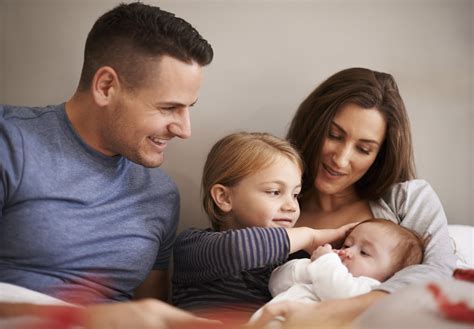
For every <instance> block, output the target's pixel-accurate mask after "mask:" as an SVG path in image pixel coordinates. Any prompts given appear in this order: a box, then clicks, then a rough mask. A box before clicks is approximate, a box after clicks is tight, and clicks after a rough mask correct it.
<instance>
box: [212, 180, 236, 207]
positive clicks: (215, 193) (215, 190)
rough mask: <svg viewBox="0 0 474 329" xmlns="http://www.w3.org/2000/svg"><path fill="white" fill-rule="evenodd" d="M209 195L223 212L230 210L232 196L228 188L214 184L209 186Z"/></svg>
mask: <svg viewBox="0 0 474 329" xmlns="http://www.w3.org/2000/svg"><path fill="white" fill-rule="evenodd" d="M211 196H212V199H213V200H214V202H215V203H216V205H217V206H218V207H219V209H220V210H222V211H223V212H226V213H227V212H230V211H231V210H232V198H231V193H230V189H229V188H228V187H227V186H224V185H222V184H215V185H213V186H212V187H211Z"/></svg>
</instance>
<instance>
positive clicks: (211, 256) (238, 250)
mask: <svg viewBox="0 0 474 329" xmlns="http://www.w3.org/2000/svg"><path fill="white" fill-rule="evenodd" d="M289 250H290V241H289V238H288V234H287V232H286V230H285V229H284V228H262V227H252V228H245V229H240V230H228V231H223V232H215V231H210V230H207V231H206V230H199V229H189V230H187V231H185V232H183V233H182V234H180V235H179V236H178V238H177V240H176V243H175V247H174V273H173V281H176V282H200V281H208V280H214V279H217V278H221V277H224V276H227V275H232V274H237V273H240V272H242V271H245V270H251V269H257V268H261V267H264V266H267V265H278V264H281V263H282V262H283V261H284V260H285V259H286V258H287V257H288V253H289Z"/></svg>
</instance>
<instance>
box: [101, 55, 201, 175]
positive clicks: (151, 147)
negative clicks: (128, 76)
mask: <svg viewBox="0 0 474 329" xmlns="http://www.w3.org/2000/svg"><path fill="white" fill-rule="evenodd" d="M148 65H149V67H150V68H149V72H148V80H147V82H146V83H144V84H143V86H142V87H138V88H135V89H134V90H133V91H132V90H128V89H124V88H123V87H121V88H118V89H117V91H116V95H115V96H114V97H115V98H114V102H113V103H112V104H111V105H110V109H109V111H108V112H107V117H106V118H105V119H106V120H105V122H104V123H103V126H102V127H103V128H104V129H102V132H101V134H102V138H101V140H102V142H103V145H102V147H103V149H104V150H105V152H104V153H106V154H111V155H114V154H120V155H122V156H124V157H125V158H127V159H129V160H131V161H133V162H135V163H137V164H140V165H142V166H145V167H150V168H153V167H158V166H160V165H161V164H162V163H163V159H164V151H165V148H166V147H167V145H168V143H169V142H170V140H171V139H172V138H174V137H179V138H188V137H189V136H191V123H190V118H189V109H190V107H191V106H193V105H194V104H195V103H196V101H197V99H198V94H199V88H200V87H201V82H202V68H201V66H199V65H198V64H197V63H195V62H192V63H191V64H188V63H184V62H181V61H179V60H177V59H174V58H172V57H170V56H163V57H161V59H160V60H159V61H156V62H150V63H149V64H148Z"/></svg>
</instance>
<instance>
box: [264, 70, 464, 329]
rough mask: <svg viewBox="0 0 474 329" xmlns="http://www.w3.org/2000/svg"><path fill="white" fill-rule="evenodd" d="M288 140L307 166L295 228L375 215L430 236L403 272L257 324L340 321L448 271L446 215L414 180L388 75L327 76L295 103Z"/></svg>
mask: <svg viewBox="0 0 474 329" xmlns="http://www.w3.org/2000/svg"><path fill="white" fill-rule="evenodd" d="M287 138H288V140H289V141H290V142H292V143H293V144H294V145H295V146H296V148H297V149H299V151H300V152H301V154H302V157H303V160H304V162H305V165H306V171H305V173H304V176H303V189H302V195H301V200H300V206H301V217H300V219H299V221H298V222H297V226H309V227H313V228H335V227H338V226H340V225H343V224H346V223H349V222H354V221H360V220H364V219H368V218H374V217H381V218H388V219H391V220H393V221H396V222H398V223H399V224H400V225H403V226H405V227H407V228H409V229H413V230H415V231H416V232H418V233H419V234H420V235H422V236H425V237H427V236H429V237H430V238H429V241H428V243H427V245H426V250H425V252H424V261H423V264H421V265H415V266H410V267H408V268H405V269H403V270H402V271H400V272H398V273H397V274H396V275H394V276H393V277H392V278H390V279H389V280H387V281H386V282H384V283H383V284H382V285H380V286H379V287H377V290H374V291H372V292H370V293H368V294H365V295H361V296H359V297H355V298H351V299H346V300H333V301H326V302H323V303H320V304H319V305H317V306H314V307H311V308H310V307H307V306H305V307H304V308H302V307H301V305H295V304H294V303H293V304H292V305H289V304H282V305H273V306H270V307H268V308H267V309H266V314H267V315H268V317H265V318H264V319H263V320H262V322H261V323H264V322H265V320H266V319H269V318H271V317H272V316H274V315H275V314H281V315H284V316H285V317H287V318H289V319H290V322H291V319H292V318H293V319H296V318H300V319H305V318H308V319H310V320H309V321H311V324H312V325H317V324H318V323H319V324H333V325H343V324H347V323H349V322H350V321H352V320H353V319H354V318H355V317H356V316H357V315H359V314H360V313H361V312H363V311H364V310H365V309H366V308H367V307H369V306H370V305H371V304H372V303H374V302H375V301H377V300H378V299H379V298H381V297H383V296H386V295H387V294H388V293H391V292H393V291H394V290H396V289H398V288H401V287H403V286H406V285H407V284H411V283H416V282H420V281H426V280H433V279H438V278H440V277H444V276H450V275H451V274H452V271H453V269H454V266H455V256H454V253H453V251H452V248H451V244H450V242H449V236H448V231H447V220H446V216H445V214H444V211H443V208H442V205H441V203H440V201H439V199H438V197H437V195H436V194H435V192H434V191H433V189H432V188H431V187H430V185H429V184H428V183H427V182H425V181H422V180H415V179H414V177H415V166H414V160H413V146H412V141H411V133H410V126H409V120H408V116H407V113H406V110H405V106H404V104H403V100H402V99H401V97H400V94H399V91H398V87H397V84H396V82H395V80H394V79H393V77H392V76H391V75H389V74H386V73H380V72H375V71H372V70H368V69H363V68H351V69H347V70H343V71H341V72H338V73H336V74H334V75H333V76H331V77H330V78H328V79H327V80H326V81H324V82H323V83H322V84H321V85H320V86H318V87H317V88H316V89H315V90H314V91H313V92H312V93H311V94H310V95H309V96H308V97H307V98H306V100H304V101H303V103H302V104H301V105H300V107H299V109H298V111H297V112H296V115H295V116H294V118H293V121H292V123H291V126H290V129H289V131H288V135H287ZM304 313H306V314H304ZM303 321H304V320H303Z"/></svg>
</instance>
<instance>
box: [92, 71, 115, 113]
mask: <svg viewBox="0 0 474 329" xmlns="http://www.w3.org/2000/svg"><path fill="white" fill-rule="evenodd" d="M119 88H120V81H119V78H118V75H117V72H115V70H114V69H113V68H111V67H110V66H102V67H101V68H99V69H98V70H97V71H96V72H95V74H94V77H93V78H92V86H91V89H92V90H91V91H92V97H93V98H94V101H95V102H96V104H97V105H99V106H107V105H109V104H110V103H111V102H112V101H113V97H114V96H115V95H116V93H117V91H118V89H119Z"/></svg>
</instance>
